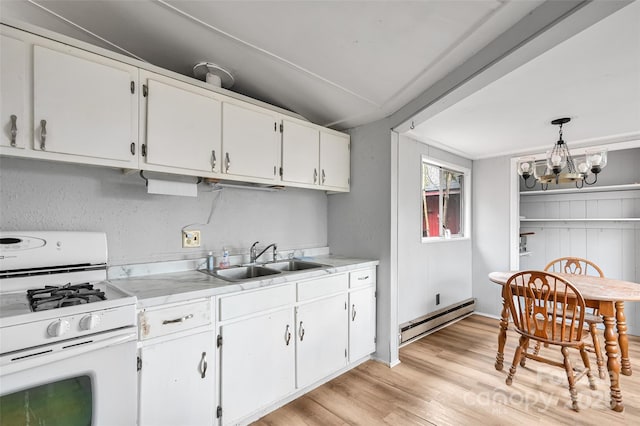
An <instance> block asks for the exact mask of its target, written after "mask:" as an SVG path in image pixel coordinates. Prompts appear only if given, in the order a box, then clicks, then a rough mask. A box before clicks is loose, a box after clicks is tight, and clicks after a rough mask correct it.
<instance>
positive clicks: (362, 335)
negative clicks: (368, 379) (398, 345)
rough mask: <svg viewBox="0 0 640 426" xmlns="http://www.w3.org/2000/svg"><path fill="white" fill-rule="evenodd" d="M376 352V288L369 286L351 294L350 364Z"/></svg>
mask: <svg viewBox="0 0 640 426" xmlns="http://www.w3.org/2000/svg"><path fill="white" fill-rule="evenodd" d="M375 350H376V288H375V286H368V287H364V288H359V289H357V290H353V291H351V292H350V293H349V362H355V361H357V360H359V359H361V358H363V357H365V356H367V355H369V354H371V353H372V352H375Z"/></svg>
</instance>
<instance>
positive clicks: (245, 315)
mask: <svg viewBox="0 0 640 426" xmlns="http://www.w3.org/2000/svg"><path fill="white" fill-rule="evenodd" d="M375 276H376V275H375V268H367V269H362V270H358V271H356V272H355V273H353V272H352V273H350V274H348V273H334V274H329V275H323V276H322V277H318V278H313V279H306V280H304V281H299V282H295V283H289V284H285V285H280V286H274V287H269V288H263V289H258V290H254V291H243V292H239V293H235V294H229V295H224V296H220V298H219V307H218V320H219V321H220V324H219V327H218V329H219V334H218V342H219V343H220V345H219V348H218V356H219V357H220V373H219V377H220V399H219V401H220V405H219V407H218V414H219V416H220V417H221V424H223V425H231V424H245V423H247V422H248V421H250V420H252V419H256V418H257V417H259V416H260V415H261V414H265V413H266V412H267V411H266V410H268V409H269V408H270V407H273V406H274V405H276V404H277V403H278V402H279V401H283V400H284V399H285V398H287V397H291V396H292V395H295V394H296V393H302V392H304V391H305V390H308V389H310V387H311V386H313V385H315V384H317V383H319V382H321V381H322V380H325V379H326V378H327V377H329V376H331V375H332V374H335V373H336V372H338V371H341V370H343V369H345V368H346V367H347V366H348V365H349V363H351V362H353V361H359V360H361V359H363V358H364V357H366V356H367V355H369V354H371V353H372V352H374V351H375V344H374V339H375ZM354 312H355V315H354V314H353V313H354ZM350 354H351V355H350ZM354 365H355V364H354Z"/></svg>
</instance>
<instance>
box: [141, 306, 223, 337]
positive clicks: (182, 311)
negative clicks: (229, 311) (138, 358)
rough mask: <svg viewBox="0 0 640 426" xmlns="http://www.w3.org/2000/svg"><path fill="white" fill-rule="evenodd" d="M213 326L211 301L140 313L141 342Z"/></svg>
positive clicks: (153, 309) (147, 310)
mask: <svg viewBox="0 0 640 426" xmlns="http://www.w3.org/2000/svg"><path fill="white" fill-rule="evenodd" d="M210 324H211V299H204V300H199V301H197V302H188V303H181V304H176V305H171V306H166V307H160V308H157V309H155V308H152V309H146V310H143V311H140V312H139V313H138V327H139V336H140V340H146V339H151V338H154V337H159V336H164V335H167V334H171V333H177V332H179V331H184V330H189V329H192V328H196V327H201V326H206V325H210Z"/></svg>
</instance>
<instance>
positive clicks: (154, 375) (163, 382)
mask: <svg viewBox="0 0 640 426" xmlns="http://www.w3.org/2000/svg"><path fill="white" fill-rule="evenodd" d="M214 342H215V336H214V332H213V330H211V331H206V332H204V333H198V334H194V335H190V336H186V337H180V338H177V339H173V340H169V341H164V342H162V343H157V344H151V345H148V346H144V347H142V348H141V349H140V360H141V363H140V367H141V368H140V391H139V395H140V404H139V425H140V426H145V425H148V426H161V425H167V426H173V425H193V426H196V425H211V424H212V422H213V420H214V418H215V415H214V409H215V394H214V391H215V381H214V373H215V364H214V357H215V347H214V346H215V345H214Z"/></svg>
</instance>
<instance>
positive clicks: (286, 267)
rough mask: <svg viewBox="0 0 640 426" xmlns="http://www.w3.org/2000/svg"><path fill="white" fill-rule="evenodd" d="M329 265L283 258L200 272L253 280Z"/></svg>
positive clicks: (224, 277)
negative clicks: (270, 261) (260, 263)
mask: <svg viewBox="0 0 640 426" xmlns="http://www.w3.org/2000/svg"><path fill="white" fill-rule="evenodd" d="M327 267H328V265H323V264H321V263H315V262H307V261H305V260H297V259H291V260H283V261H280V262H272V263H266V264H262V265H248V266H232V267H230V268H226V269H217V268H216V269H214V270H212V271H210V270H208V269H200V272H202V273H205V274H208V275H212V276H214V277H216V278H220V279H221V280H225V281H230V282H241V281H247V280H252V279H256V278H260V277H265V276H269V275H276V274H280V273H282V272H295V271H306V270H309V269H320V268H327Z"/></svg>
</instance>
